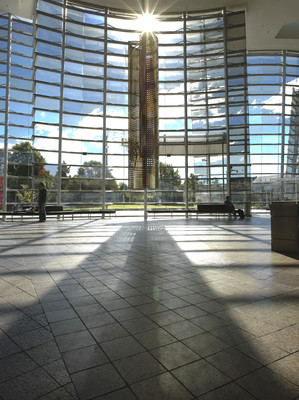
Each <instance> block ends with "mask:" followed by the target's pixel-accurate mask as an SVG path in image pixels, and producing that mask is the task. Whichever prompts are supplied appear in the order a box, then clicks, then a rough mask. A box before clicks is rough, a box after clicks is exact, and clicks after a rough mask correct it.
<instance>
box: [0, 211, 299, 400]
mask: <svg viewBox="0 0 299 400" xmlns="http://www.w3.org/2000/svg"><path fill="white" fill-rule="evenodd" d="M270 239H271V238H270V217H269V216H267V215H260V216H259V215H257V216H254V217H252V218H246V219H245V220H239V219H230V218H228V217H218V218H217V217H215V216H213V217H211V218H209V217H200V218H191V219H185V218H184V217H176V218H169V217H168V218H165V219H163V218H158V219H153V218H150V219H148V221H144V220H143V219H142V218H138V217H135V218H133V217H128V218H126V217H122V218H117V217H116V218H112V219H104V220H103V219H99V220H86V219H84V220H83V219H82V220H74V221H67V220H65V221H57V220H54V219H53V220H48V221H47V222H46V223H38V222H34V221H33V220H28V221H27V222H26V221H23V222H21V221H20V222H17V221H14V222H5V223H3V222H1V223H0V309H1V313H0V398H1V399H2V400H23V399H26V400H35V399H42V400H69V399H80V400H81V399H82V400H87V399H94V400H95V399H97V400H99V399H100V400H133V399H142V400H188V399H200V400H238V399H240V400H251V399H261V400H268V399H269V400H276V399H277V400H284V399H294V400H295V399H298V398H299V351H298V350H299V326H298V321H299V307H298V306H299V290H298V288H299V261H298V260H296V259H295V258H292V257H288V256H285V255H281V254H278V253H275V252H271V243H270Z"/></svg>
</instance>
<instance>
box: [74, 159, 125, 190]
mask: <svg viewBox="0 0 299 400" xmlns="http://www.w3.org/2000/svg"><path fill="white" fill-rule="evenodd" d="M76 177H77V178H83V179H81V189H82V190H100V189H102V177H103V167H102V163H101V162H100V161H95V160H91V161H85V163H84V164H83V165H82V167H80V168H78V172H77V175H76ZM105 178H106V182H105V183H106V189H107V190H118V189H119V187H118V184H117V182H116V180H115V178H114V176H113V175H112V173H111V171H110V169H109V168H106V177H105Z"/></svg>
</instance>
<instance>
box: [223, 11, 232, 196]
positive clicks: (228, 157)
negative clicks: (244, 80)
mask: <svg viewBox="0 0 299 400" xmlns="http://www.w3.org/2000/svg"><path fill="white" fill-rule="evenodd" d="M222 12H223V44H224V73H225V76H224V85H225V88H224V90H225V110H226V118H225V128H226V186H227V187H226V189H227V190H226V192H227V195H228V196H231V179H230V175H231V165H230V145H229V143H230V140H229V139H230V127H229V96H228V63H227V35H226V26H227V20H226V9H225V8H224V9H223V10H222Z"/></svg>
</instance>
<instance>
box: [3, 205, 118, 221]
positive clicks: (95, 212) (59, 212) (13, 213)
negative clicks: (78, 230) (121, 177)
mask: <svg viewBox="0 0 299 400" xmlns="http://www.w3.org/2000/svg"><path fill="white" fill-rule="evenodd" d="M59 207H61V208H60V209H59V210H57V211H54V210H53V208H52V209H51V208H50V207H49V210H50V211H47V216H57V218H59V217H61V216H62V219H64V217H65V216H71V217H72V219H74V215H87V217H88V218H89V219H90V218H91V216H92V215H102V216H104V215H106V214H108V215H110V216H111V215H112V214H115V213H116V211H115V210H94V209H93V210H63V209H62V206H59ZM0 216H10V217H11V219H12V220H13V218H14V217H21V218H22V219H23V217H24V216H28V217H38V216H39V214H38V212H34V213H31V212H29V211H28V212H27V211H1V212H0Z"/></svg>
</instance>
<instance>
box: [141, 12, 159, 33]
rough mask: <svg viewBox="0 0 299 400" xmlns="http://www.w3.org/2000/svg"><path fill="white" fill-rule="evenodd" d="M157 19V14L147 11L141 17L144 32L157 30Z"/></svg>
mask: <svg viewBox="0 0 299 400" xmlns="http://www.w3.org/2000/svg"><path fill="white" fill-rule="evenodd" d="M157 23H158V22H157V19H156V16H155V15H153V14H151V13H149V12H146V13H144V14H143V15H142V16H141V17H140V18H139V24H138V25H139V26H140V31H142V32H153V31H155V30H157Z"/></svg>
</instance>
